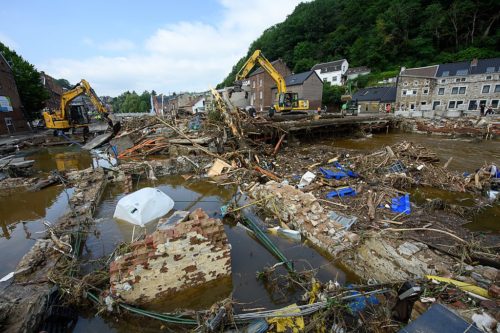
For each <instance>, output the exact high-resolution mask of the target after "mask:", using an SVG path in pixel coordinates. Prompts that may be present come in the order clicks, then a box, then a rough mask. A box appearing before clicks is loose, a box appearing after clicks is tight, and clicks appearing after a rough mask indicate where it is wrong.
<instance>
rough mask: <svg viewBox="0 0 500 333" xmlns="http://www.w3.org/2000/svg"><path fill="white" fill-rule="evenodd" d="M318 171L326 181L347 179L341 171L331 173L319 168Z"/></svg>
mask: <svg viewBox="0 0 500 333" xmlns="http://www.w3.org/2000/svg"><path fill="white" fill-rule="evenodd" d="M319 171H321V173H322V174H323V176H324V177H325V178H326V179H336V180H339V179H342V178H344V177H347V174H346V173H345V172H343V171H332V170H328V169H324V168H319Z"/></svg>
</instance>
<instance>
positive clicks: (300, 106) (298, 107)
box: [234, 50, 309, 116]
mask: <svg viewBox="0 0 500 333" xmlns="http://www.w3.org/2000/svg"><path fill="white" fill-rule="evenodd" d="M257 63H259V65H260V66H261V67H262V69H263V70H265V71H266V72H267V73H268V74H269V75H270V76H271V77H272V78H273V80H274V82H275V83H276V87H277V89H278V96H277V99H276V104H274V105H273V106H272V107H271V109H270V110H269V115H270V116H272V115H273V114H274V112H291V111H299V112H301V113H302V112H304V111H308V110H309V101H308V100H306V99H299V95H298V93H294V92H287V89H286V82H285V79H284V78H283V76H282V75H281V74H280V73H279V72H278V71H277V70H276V69H275V68H274V67H273V65H272V64H271V63H270V62H269V60H267V58H266V57H265V56H264V55H263V54H262V52H261V50H256V51H255V52H254V53H253V54H252V56H251V57H250V58H248V60H247V61H246V62H245V64H244V65H243V67H242V68H241V69H240V71H239V72H238V73H237V74H236V81H235V82H234V91H241V86H242V81H243V80H244V79H245V78H246V77H247V75H248V74H249V73H250V71H251V70H252V68H254V67H255V65H256V64H257Z"/></svg>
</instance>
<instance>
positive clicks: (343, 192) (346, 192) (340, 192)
mask: <svg viewBox="0 0 500 333" xmlns="http://www.w3.org/2000/svg"><path fill="white" fill-rule="evenodd" d="M355 195H356V190H355V189H353V188H351V187H343V188H338V189H336V190H334V191H331V192H329V193H328V194H327V195H326V198H327V199H331V198H335V197H345V196H355Z"/></svg>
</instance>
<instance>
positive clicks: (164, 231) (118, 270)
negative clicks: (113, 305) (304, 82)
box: [110, 209, 231, 304]
mask: <svg viewBox="0 0 500 333" xmlns="http://www.w3.org/2000/svg"><path fill="white" fill-rule="evenodd" d="M160 222H161V221H160ZM131 249H132V251H131V252H129V253H127V254H125V255H122V256H120V257H118V258H116V259H115V261H114V262H113V263H112V264H111V266H110V282H111V292H112V293H113V294H114V295H115V296H120V297H121V298H122V299H124V300H125V301H126V302H128V303H131V304H146V303H148V302H151V301H153V300H155V301H157V300H158V299H161V298H166V297H169V296H173V295H174V294H176V293H179V292H181V291H185V290H187V289H189V288H192V287H198V286H201V285H203V284H205V283H207V282H210V281H214V280H216V279H222V278H224V277H228V276H230V275H231V255H230V248H229V242H228V240H227V237H226V234H225V231H224V226H223V224H222V222H221V221H220V220H219V219H213V218H209V217H208V215H207V214H206V213H205V212H204V211H203V210H201V209H197V210H196V211H194V212H193V213H191V214H190V215H189V217H188V221H181V222H178V223H175V224H173V225H167V226H165V225H162V227H161V228H159V229H158V230H156V231H155V232H153V233H152V234H150V235H148V236H146V238H145V239H144V240H141V241H136V242H134V243H132V244H131Z"/></svg>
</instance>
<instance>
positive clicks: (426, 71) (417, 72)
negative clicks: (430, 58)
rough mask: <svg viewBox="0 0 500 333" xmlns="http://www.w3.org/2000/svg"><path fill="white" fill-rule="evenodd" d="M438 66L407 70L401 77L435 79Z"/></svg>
mask: <svg viewBox="0 0 500 333" xmlns="http://www.w3.org/2000/svg"><path fill="white" fill-rule="evenodd" d="M437 69H438V65H433V66H426V67H417V68H407V69H405V70H404V71H402V72H401V76H412V77H413V76H418V77H435V76H436V71H437Z"/></svg>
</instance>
